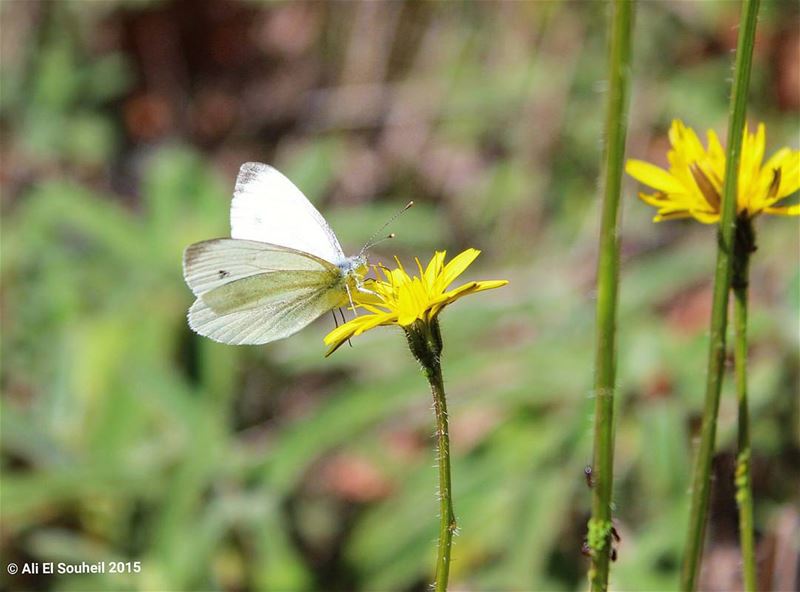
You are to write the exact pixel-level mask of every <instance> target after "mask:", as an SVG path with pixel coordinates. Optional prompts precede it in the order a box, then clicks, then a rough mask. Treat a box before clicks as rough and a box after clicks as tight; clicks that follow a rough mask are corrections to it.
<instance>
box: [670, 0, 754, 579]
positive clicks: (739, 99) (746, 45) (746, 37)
mask: <svg viewBox="0 0 800 592" xmlns="http://www.w3.org/2000/svg"><path fill="white" fill-rule="evenodd" d="M758 6H759V0H743V2H742V18H741V23H740V27H739V40H738V46H737V49H736V68H735V71H734V79H733V93H732V95H731V106H730V114H729V120H728V154H727V160H726V163H727V164H726V167H725V183H724V188H723V195H722V214H721V218H720V226H719V239H718V242H719V246H718V249H717V266H716V273H715V276H714V296H713V306H712V309H711V331H710V339H709V349H708V370H707V374H706V395H705V405H704V409H703V423H702V427H701V432H700V446H699V448H698V451H697V458H696V460H695V464H694V471H693V475H692V501H691V509H690V517H689V529H688V531H687V532H688V537H687V542H686V551H685V554H684V557H683V566H682V570H681V589H682V590H686V591H693V590H696V588H697V576H698V572H699V568H700V558H701V556H702V553H703V542H704V539H705V530H706V522H707V515H708V502H709V496H710V491H711V459H712V455H713V453H714V442H715V440H716V431H717V412H718V410H719V395H720V388H721V386H722V373H723V370H724V369H725V332H726V330H727V321H728V319H727V313H728V291H729V290H730V283H731V259H732V254H733V238H734V228H735V225H736V223H735V215H736V195H737V181H738V172H739V157H740V155H741V149H742V134H743V131H744V121H745V113H746V108H747V89H748V87H749V86H750V67H751V64H752V57H753V45H754V44H755V33H756V21H757V17H758Z"/></svg>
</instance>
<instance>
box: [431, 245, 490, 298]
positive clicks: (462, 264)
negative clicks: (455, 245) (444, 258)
mask: <svg viewBox="0 0 800 592" xmlns="http://www.w3.org/2000/svg"><path fill="white" fill-rule="evenodd" d="M480 254H481V252H480V251H479V250H478V249H467V250H466V251H463V252H462V253H459V254H458V255H456V256H455V257H453V258H452V259H451V260H450V263H448V264H447V265H445V266H444V269H443V270H442V274H441V277H440V278H439V280H438V281H437V286H441V288H440V289H441V290H442V291H444V290H446V289H447V286H449V285H450V284H452V283H453V282H454V281H455V279H456V278H457V277H458V276H460V275H461V274H462V273H464V271H465V270H466V269H467V267H469V266H470V265H471V264H472V262H473V261H475V259H477V257H478V255H480Z"/></svg>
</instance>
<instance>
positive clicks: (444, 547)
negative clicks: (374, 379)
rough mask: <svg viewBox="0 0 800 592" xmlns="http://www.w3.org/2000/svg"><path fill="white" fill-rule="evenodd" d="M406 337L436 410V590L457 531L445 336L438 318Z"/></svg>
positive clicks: (442, 584)
mask: <svg viewBox="0 0 800 592" xmlns="http://www.w3.org/2000/svg"><path fill="white" fill-rule="evenodd" d="M405 331H406V337H407V339H408V345H409V348H410V349H411V353H412V354H414V357H415V358H416V359H417V361H419V363H420V364H421V365H422V369H423V370H424V371H425V376H426V377H427V379H428V383H429V384H430V386H431V394H432V395H433V410H434V413H435V415H436V445H437V452H438V466H439V543H438V546H437V552H436V573H435V576H434V585H433V587H434V590H436V592H444V591H445V590H447V581H448V579H449V576H450V549H451V546H452V542H453V534H454V533H455V531H456V528H457V525H456V517H455V514H454V513H453V497H452V487H451V481H450V430H449V427H448V421H447V398H446V396H445V392H444V380H443V379H442V364H441V352H442V335H441V332H440V330H439V322H438V320H436V319H435V318H434V319H431V320H429V321H417V322H416V323H415V324H414V325H413V326H411V327H406V328H405Z"/></svg>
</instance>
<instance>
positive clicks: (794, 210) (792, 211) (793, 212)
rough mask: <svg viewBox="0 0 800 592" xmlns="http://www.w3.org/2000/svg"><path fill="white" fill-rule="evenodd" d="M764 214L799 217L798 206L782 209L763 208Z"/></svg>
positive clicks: (799, 206) (799, 209)
mask: <svg viewBox="0 0 800 592" xmlns="http://www.w3.org/2000/svg"><path fill="white" fill-rule="evenodd" d="M764 213H765V214H772V215H774V216H800V204H795V205H793V206H786V207H784V208H764Z"/></svg>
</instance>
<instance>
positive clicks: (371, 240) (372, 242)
mask: <svg viewBox="0 0 800 592" xmlns="http://www.w3.org/2000/svg"><path fill="white" fill-rule="evenodd" d="M413 205H414V201H413V200H412V201H410V202H408V203H407V204H406V205H405V207H404V208H403V209H402V210H400V211H399V212H397V213H396V214H395V215H394V216H392V217H391V218H389V219H388V220H387V221H386V222H385V223H384V225H383V226H381V227H380V228H379V229H378V230H377V231H375V234H373V235H372V236H371V237H369V240H368V241H367V243H366V244H365V245H364V248H362V249H361V251H360V252H359V256H361V255H363V254H364V253H365V252H366V251H367V249H371V248H372V247H374V246H375V245H377V244H378V243H382V242H383V241H385V240H387V239H390V238H394V237H395V234H394V232H392V233H391V234H389V235H387V236H384V237H382V238H379V239H378V240H375V238H376V237H377V236H378V235H379V234H380V233H381V232H383V231H384V230H386V227H387V226H389V225H390V224H391V223H392V222H394V221H395V220H397V219H398V218H399V217H400V215H401V214H402V213H404V212H405V211H406V210H407V209H409V208H410V207H411V206H413Z"/></svg>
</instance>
